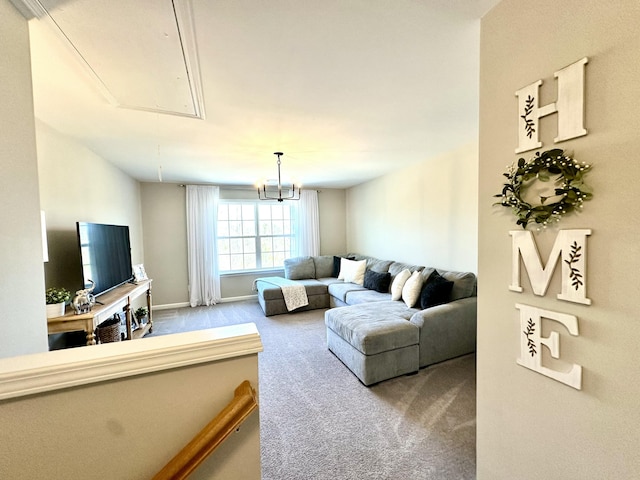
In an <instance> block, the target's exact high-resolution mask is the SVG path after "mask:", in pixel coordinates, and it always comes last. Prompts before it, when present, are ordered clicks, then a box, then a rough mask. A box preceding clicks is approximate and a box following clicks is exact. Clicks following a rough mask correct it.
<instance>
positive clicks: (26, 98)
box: [0, 0, 47, 357]
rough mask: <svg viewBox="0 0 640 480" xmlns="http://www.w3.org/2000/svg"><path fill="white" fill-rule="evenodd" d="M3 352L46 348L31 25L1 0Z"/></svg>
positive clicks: (0, 278) (0, 345)
mask: <svg viewBox="0 0 640 480" xmlns="http://www.w3.org/2000/svg"><path fill="white" fill-rule="evenodd" d="M0 105H1V106H0V132H1V133H0V225H1V227H0V272H2V274H1V275H0V327H1V328H2V335H0V357H10V356H14V355H21V354H27V353H34V352H40V351H46V350H47V335H46V320H45V307H44V271H43V267H42V261H43V259H42V240H41V238H42V237H41V235H40V200H39V194H38V170H37V168H38V165H37V160H36V139H35V125H34V116H33V95H32V91H31V64H30V55H29V31H28V28H27V22H26V20H25V19H24V18H23V17H22V16H21V15H20V14H19V13H18V12H17V10H15V8H14V7H13V5H11V4H10V3H9V1H8V0H0Z"/></svg>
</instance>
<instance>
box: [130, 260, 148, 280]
mask: <svg viewBox="0 0 640 480" xmlns="http://www.w3.org/2000/svg"><path fill="white" fill-rule="evenodd" d="M133 280H134V282H141V281H142V280H148V278H147V272H146V271H145V269H144V265H143V264H142V263H138V264H137V265H134V266H133Z"/></svg>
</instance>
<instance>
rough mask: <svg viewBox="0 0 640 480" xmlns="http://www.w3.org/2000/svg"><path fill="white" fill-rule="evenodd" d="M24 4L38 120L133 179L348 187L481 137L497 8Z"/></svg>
mask: <svg viewBox="0 0 640 480" xmlns="http://www.w3.org/2000/svg"><path fill="white" fill-rule="evenodd" d="M20 2H24V3H20ZM14 3H15V4H16V5H17V6H18V7H19V8H20V10H21V11H23V13H24V12H25V11H26V9H25V5H28V6H29V9H28V13H29V14H30V15H31V16H34V18H33V19H32V20H31V21H30V35H31V50H32V51H31V56H32V65H33V67H32V70H33V87H34V104H35V115H36V118H37V119H38V120H40V121H42V122H44V123H46V124H47V125H49V126H50V127H52V128H53V129H55V130H57V131H58V132H60V133H62V134H64V135H68V136H69V137H72V138H74V139H76V140H77V141H78V142H79V143H81V144H83V145H85V146H86V147H87V148H88V149H90V150H91V151H93V152H95V153H96V154H98V155H100V156H101V157H103V158H105V159H106V160H108V161H110V162H111V163H113V164H115V165H116V166H118V167H119V168H120V169H122V170H123V171H125V172H126V173H128V174H129V175H130V176H132V177H133V178H136V179H137V180H140V181H148V182H157V181H160V180H162V181H164V182H175V183H214V184H218V185H254V184H255V183H256V182H257V181H260V180H263V179H266V178H273V177H274V176H275V175H276V173H277V172H276V157H274V155H273V152H276V151H281V152H284V155H283V156H282V175H283V179H285V180H286V179H288V180H293V181H296V182H301V183H302V185H303V186H307V187H318V188H319V187H325V188H347V187H350V186H353V185H357V184H359V183H362V182H364V181H367V180H370V179H372V178H375V177H378V176H380V175H384V174H385V173H388V172H389V171H391V170H392V169H396V168H399V167H403V166H407V165H410V164H411V163H414V162H419V161H423V160H426V159H429V158H432V157H434V156H436V155H438V154H441V153H443V152H446V151H450V150H452V149H455V148H458V147H459V146H461V145H464V144H466V143H469V142H472V141H475V140H476V139H477V135H478V119H477V117H478V70H479V32H480V22H479V19H480V17H481V16H482V15H483V14H484V13H486V12H487V11H488V10H489V9H490V8H491V7H492V6H494V5H495V4H496V3H498V0H298V1H296V0H270V1H268V2H266V1H259V0H215V1H214V0H174V1H173V2H171V0H138V1H136V2H132V1H130V0H68V1H59V0H39V1H38V0H14Z"/></svg>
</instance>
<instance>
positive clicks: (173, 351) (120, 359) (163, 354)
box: [0, 323, 263, 400]
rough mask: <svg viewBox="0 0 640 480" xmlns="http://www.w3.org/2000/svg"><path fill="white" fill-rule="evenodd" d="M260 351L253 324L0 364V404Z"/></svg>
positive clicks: (67, 350)
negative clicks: (5, 401) (15, 399)
mask: <svg viewBox="0 0 640 480" xmlns="http://www.w3.org/2000/svg"><path fill="white" fill-rule="evenodd" d="M262 351H263V347H262V340H261V338H260V334H259V333H258V329H257V327H256V325H255V324H254V323H243V324H239V325H231V326H226V327H218V328H210V329H206V330H197V331H193V332H184V333H176V334H172V335H163V336H158V337H148V338H144V339H141V340H137V341H135V342H113V343H105V344H101V345H95V346H92V347H90V348H85V347H79V348H72V349H66V350H55V351H52V352H43V353H36V354H32V355H24V356H19V357H11V358H3V359H0V400H4V399H9V398H18V397H22V396H26V395H32V394H35V393H41V392H49V391H53V390H60V389H63V388H69V387H75V386H79V385H85V384H90V383H99V382H104V381H107V380H114V379H118V378H124V377H131V376H134V375H142V374H147V373H152V372H158V371H162V370H169V369H173V368H180V367H184V366H188V365H196V364H202V363H209V362H215V361H218V360H224V359H228V358H234V357H242V356H246V355H253V354H257V353H259V352H262Z"/></svg>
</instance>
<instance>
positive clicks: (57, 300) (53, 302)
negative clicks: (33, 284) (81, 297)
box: [45, 287, 71, 318]
mask: <svg viewBox="0 0 640 480" xmlns="http://www.w3.org/2000/svg"><path fill="white" fill-rule="evenodd" d="M70 298H71V292H70V291H69V290H67V289H66V288H58V287H51V288H47V290H46V292H45V302H46V304H47V307H46V308H47V318H55V317H61V316H63V315H64V307H65V305H66V303H67V302H68V301H69V299H70Z"/></svg>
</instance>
